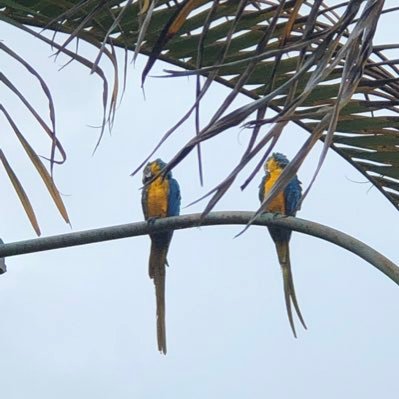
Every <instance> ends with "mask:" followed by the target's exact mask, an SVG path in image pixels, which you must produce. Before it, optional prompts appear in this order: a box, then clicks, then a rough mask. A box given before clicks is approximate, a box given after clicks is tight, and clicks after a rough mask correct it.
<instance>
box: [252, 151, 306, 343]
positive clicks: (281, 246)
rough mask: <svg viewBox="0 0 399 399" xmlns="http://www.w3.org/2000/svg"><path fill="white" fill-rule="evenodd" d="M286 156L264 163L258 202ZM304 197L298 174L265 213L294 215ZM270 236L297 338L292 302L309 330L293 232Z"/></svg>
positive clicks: (273, 230) (283, 230)
mask: <svg viewBox="0 0 399 399" xmlns="http://www.w3.org/2000/svg"><path fill="white" fill-rule="evenodd" d="M288 163H289V161H288V159H287V157H286V156H285V155H283V154H281V153H278V152H276V153H273V154H272V155H271V157H270V158H268V159H267V161H266V163H265V172H266V175H265V176H264V177H263V179H262V182H261V184H260V186H259V199H260V202H263V200H264V198H265V196H266V194H267V193H268V192H269V191H270V190H271V189H272V187H273V185H274V184H275V183H276V181H277V179H278V178H279V176H280V175H281V173H282V172H283V170H284V168H285V167H286V166H287V165H288ZM301 196H302V188H301V182H300V181H299V180H298V177H297V176H296V175H295V176H294V177H293V178H292V179H291V180H290V182H289V183H288V184H287V186H286V187H285V189H284V190H283V191H281V192H279V193H278V194H277V195H276V196H275V197H274V198H273V200H272V201H271V202H270V203H269V204H268V205H267V207H266V209H265V212H272V213H279V214H282V215H287V216H295V214H296V212H297V210H298V207H299V203H300V200H301ZM268 230H269V233H270V235H271V236H272V239H273V241H274V243H275V245H276V249H277V255H278V260H279V263H280V266H281V271H282V273H283V282H284V296H285V304H286V308H287V314H288V320H289V322H290V325H291V329H292V332H293V333H294V337H295V338H296V331H295V325H294V321H293V317H292V310H291V303H292V304H293V305H294V308H295V310H296V313H297V315H298V318H299V320H300V321H301V323H302V325H303V327H304V328H305V329H306V324H305V322H304V320H303V317H302V314H301V311H300V310H299V305H298V301H297V299H296V295H295V289H294V281H293V278H292V272H291V262H290V251H289V241H290V238H291V233H292V230H289V229H286V228H282V227H274V226H270V227H268Z"/></svg>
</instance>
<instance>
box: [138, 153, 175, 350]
mask: <svg viewBox="0 0 399 399" xmlns="http://www.w3.org/2000/svg"><path fill="white" fill-rule="evenodd" d="M165 166H166V164H165V162H163V161H162V160H161V159H156V160H155V161H153V162H149V163H148V164H147V166H146V167H145V168H144V172H143V184H144V188H143V192H142V197H141V203H142V206H143V212H144V217H145V219H146V220H147V221H149V222H151V221H153V220H154V219H157V218H162V217H167V216H177V215H179V213H180V198H181V197H180V188H179V184H178V183H177V181H176V180H175V179H173V178H172V173H171V172H168V173H167V174H166V176H163V175H159V173H160V172H161V171H162V169H164V167H165ZM157 175H159V176H158V177H156V178H155V179H154V177H155V176H157ZM172 235H173V231H165V232H162V233H156V234H150V238H151V251H150V260H149V271H148V272H149V275H150V278H151V279H152V280H154V285H155V294H156V304H157V305H156V306H157V313H156V314H157V337H158V350H159V351H160V352H163V353H164V354H166V327H165V272H166V269H165V266H166V265H167V264H168V261H167V259H166V256H167V253H168V249H169V245H170V241H171V240H172Z"/></svg>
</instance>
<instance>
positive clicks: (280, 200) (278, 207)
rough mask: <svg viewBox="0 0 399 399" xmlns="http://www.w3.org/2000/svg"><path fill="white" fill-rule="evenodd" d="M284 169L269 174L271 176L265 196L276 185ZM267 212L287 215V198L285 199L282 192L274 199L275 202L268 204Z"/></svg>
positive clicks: (266, 182) (265, 188)
mask: <svg viewBox="0 0 399 399" xmlns="http://www.w3.org/2000/svg"><path fill="white" fill-rule="evenodd" d="M282 171H283V170H282V169H274V170H273V171H271V172H269V176H268V178H267V179H266V181H265V187H264V190H265V195H266V194H268V193H269V192H270V190H271V189H272V187H273V186H274V184H275V183H276V180H277V179H278V178H279V176H280V175H281V173H282ZM266 211H267V212H277V213H281V214H285V198H284V192H282V191H280V192H279V193H278V194H277V195H276V196H275V197H274V198H273V200H272V201H271V202H270V203H269V204H268V206H267V207H266Z"/></svg>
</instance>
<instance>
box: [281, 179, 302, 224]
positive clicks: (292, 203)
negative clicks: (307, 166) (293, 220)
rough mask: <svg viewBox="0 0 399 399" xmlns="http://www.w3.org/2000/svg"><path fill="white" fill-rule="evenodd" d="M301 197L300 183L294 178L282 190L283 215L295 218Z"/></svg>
mask: <svg viewBox="0 0 399 399" xmlns="http://www.w3.org/2000/svg"><path fill="white" fill-rule="evenodd" d="M301 196H302V188H301V182H300V181H299V179H298V177H297V176H294V177H293V178H292V179H291V181H290V182H289V183H288V184H287V186H286V188H285V190H284V198H285V214H286V215H288V216H295V214H296V212H297V210H298V209H299V204H300V201H301Z"/></svg>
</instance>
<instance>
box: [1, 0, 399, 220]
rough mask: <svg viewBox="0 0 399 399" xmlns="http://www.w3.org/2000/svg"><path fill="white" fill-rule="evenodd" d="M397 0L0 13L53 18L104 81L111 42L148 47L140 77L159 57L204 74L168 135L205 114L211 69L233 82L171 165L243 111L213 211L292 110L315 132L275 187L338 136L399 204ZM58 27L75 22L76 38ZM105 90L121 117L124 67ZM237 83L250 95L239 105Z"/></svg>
mask: <svg viewBox="0 0 399 399" xmlns="http://www.w3.org/2000/svg"><path fill="white" fill-rule="evenodd" d="M390 11H392V12H398V10H396V9H393V10H388V9H387V8H386V7H385V8H384V2H383V1H381V0H349V1H346V2H343V3H340V4H339V5H337V6H331V4H329V1H328V0H325V1H324V2H323V1H321V0H320V1H318V0H315V1H314V2H311V3H309V2H305V1H304V0H296V1H285V0H270V1H258V0H253V1H249V0H227V1H226V0H224V1H222V0H212V1H209V0H183V1H179V2H178V1H174V2H167V1H164V0H152V1H148V0H140V1H117V0H114V1H112V0H109V1H108V0H103V1H98V0H97V1H94V0H79V1H78V0H68V1H56V0H54V1H51V0H36V1H34V0H25V1H23V0H21V1H18V2H16V1H12V0H8V1H6V2H4V1H3V8H1V9H0V19H2V20H3V21H5V22H8V23H12V24H14V25H15V26H18V27H20V28H21V29H30V28H29V27H40V28H45V29H51V30H53V31H54V32H55V36H54V42H55V45H56V48H57V49H58V51H61V52H66V53H68V54H69V55H70V56H71V57H73V58H74V59H76V60H78V61H81V62H82V63H83V64H84V65H86V66H87V67H89V68H90V69H91V70H92V71H95V72H97V73H99V75H100V76H102V78H103V80H104V82H105V83H106V79H105V78H104V76H103V75H101V73H100V72H99V71H101V69H100V67H99V63H100V60H101V57H102V56H106V57H108V58H109V59H110V60H112V62H113V63H114V65H115V66H116V65H117V59H116V56H115V53H114V52H113V47H114V46H118V47H121V48H123V49H129V50H132V51H135V52H136V53H137V52H140V53H143V54H146V55H148V56H149V59H148V62H147V65H146V67H145V68H144V71H143V82H144V81H145V79H146V78H147V76H148V74H149V73H150V71H151V67H152V66H153V64H154V63H155V62H156V61H157V60H158V59H160V60H164V61H166V62H168V63H170V64H172V65H175V66H178V67H181V68H183V70H184V71H174V70H173V71H167V72H166V73H167V74H169V75H170V76H171V77H175V76H182V75H187V74H192V75H195V76H196V77H197V85H196V94H197V101H196V103H195V104H193V106H192V108H191V109H190V110H188V111H187V113H186V114H185V115H184V117H182V120H181V121H179V122H178V123H177V124H176V126H175V127H174V128H173V129H171V130H169V131H168V132H167V133H166V134H165V137H164V138H163V139H162V140H161V142H160V144H161V143H162V142H163V140H164V139H166V138H167V137H168V136H169V135H171V134H172V133H173V131H174V130H175V128H177V127H178V126H179V125H180V123H181V122H182V121H183V120H184V119H185V118H186V117H187V116H188V115H189V114H191V113H197V118H196V119H197V120H198V119H199V118H198V112H199V108H198V103H199V102H200V101H201V100H202V99H203V97H204V95H205V93H206V92H207V90H208V88H209V86H210V85H211V84H212V83H213V82H214V81H216V82H219V83H222V84H224V85H226V86H228V87H230V88H231V91H230V93H229V94H228V96H227V97H226V99H225V100H224V102H223V103H222V104H221V105H220V108H219V109H217V110H216V112H215V114H214V115H213V116H212V117H211V118H210V120H209V121H208V122H207V123H206V125H205V126H204V127H201V126H199V123H198V122H197V125H196V131H195V132H194V134H193V138H192V139H191V140H190V141H189V142H188V143H186V145H185V146H183V148H181V149H180V150H179V151H177V153H176V156H175V157H174V158H173V159H172V160H171V161H170V163H169V164H168V166H167V169H168V170H169V169H170V168H173V167H174V166H175V165H176V164H177V163H179V162H181V161H182V160H183V159H184V158H185V156H187V155H188V154H189V153H190V152H191V151H192V150H194V149H196V148H197V149H198V148H199V145H200V143H202V142H203V141H206V140H209V139H212V138H213V137H215V136H216V135H218V134H219V133H221V132H223V131H225V130H226V129H228V128H230V127H234V126H239V125H241V124H242V123H246V125H245V126H246V127H248V128H249V129H251V131H252V133H251V138H250V140H249V143H248V146H247V148H246V149H245V150H244V152H243V154H242V158H241V160H240V162H239V164H237V166H236V167H235V168H234V170H232V171H231V174H230V175H229V176H228V177H227V178H226V179H225V180H224V181H223V182H221V183H220V184H219V185H218V186H217V187H215V189H214V190H212V192H211V193H208V194H210V195H212V197H211V200H210V202H209V203H208V206H207V208H206V210H205V213H206V212H208V211H210V210H211V209H212V207H213V206H214V204H215V203H216V202H217V200H218V199H219V198H220V197H221V196H222V195H223V194H224V192H225V191H226V190H227V189H228V188H229V187H230V185H231V184H232V183H233V182H234V181H235V179H236V177H237V175H238V174H239V173H240V172H242V170H243V169H244V167H245V166H246V165H247V164H248V162H249V161H251V160H252V159H254V157H257V158H262V159H260V160H259V162H258V165H257V167H256V168H255V169H254V170H253V171H252V172H251V174H250V176H249V178H248V179H247V180H245V182H244V184H243V187H244V186H245V185H246V184H248V182H249V181H250V179H251V178H252V177H253V176H254V175H255V173H256V172H257V170H258V169H259V167H260V166H261V164H262V160H263V159H264V158H265V157H266V156H267V154H268V153H270V151H272V148H273V146H274V145H275V143H276V142H277V140H278V139H279V137H280V135H281V134H282V132H283V129H284V127H285V126H286V124H287V123H288V122H290V121H294V122H295V123H297V124H298V125H299V126H301V127H302V128H304V129H306V130H307V131H308V132H309V133H310V136H309V139H308V140H307V141H306V142H305V143H304V145H303V147H302V149H301V150H300V151H299V152H298V154H297V156H296V157H294V159H293V160H292V162H291V164H290V166H289V167H288V168H286V169H285V172H284V174H283V176H282V178H281V181H280V182H279V183H278V184H277V185H276V186H275V191H278V190H279V189H281V187H283V186H284V184H286V182H287V181H288V179H289V178H290V176H291V175H292V174H293V173H295V172H296V170H297V169H298V168H299V167H300V165H301V164H302V162H303V160H304V159H305V157H306V156H307V154H308V153H309V151H311V149H312V147H313V146H314V144H315V143H316V142H317V141H318V140H322V141H324V143H325V144H324V148H323V151H322V154H321V157H320V162H319V165H318V167H317V170H316V172H315V176H316V174H317V171H318V169H319V167H320V166H321V164H322V162H323V160H324V157H325V154H326V151H327V150H328V149H329V148H332V149H334V150H335V151H336V152H338V153H339V154H340V155H341V156H342V157H344V158H345V159H346V160H347V161H348V162H350V163H351V164H352V165H353V166H354V167H355V168H356V169H357V170H359V171H360V172H361V173H362V174H363V175H364V176H366V177H367V179H369V180H370V182H371V183H372V184H373V185H374V186H375V187H377V188H378V189H379V190H380V191H381V192H382V193H383V194H384V195H385V197H386V198H387V199H388V200H389V201H390V202H391V203H392V204H393V205H394V206H395V207H396V208H398V209H399V151H398V145H399V130H398V125H399V118H398V115H397V113H398V103H399V90H398V89H399V81H398V80H399V69H398V68H397V67H396V64H397V62H396V61H395V60H389V58H388V57H387V56H386V55H385V50H387V49H389V48H390V46H385V45H375V44H374V43H373V37H374V33H375V30H376V29H377V25H378V21H379V18H380V16H381V15H382V13H384V12H390ZM32 32H33V33H34V34H35V35H36V36H37V37H38V38H42V39H43V40H46V41H48V42H49V41H50V40H49V39H48V38H47V37H45V36H43V35H42V34H41V33H38V31H37V30H36V31H32ZM56 32H65V33H68V34H69V36H68V39H66V40H65V39H61V36H57V34H56ZM62 37H64V36H62ZM75 38H79V40H85V41H87V42H88V43H91V44H92V45H94V46H96V47H97V48H98V49H99V52H98V56H97V58H96V59H95V60H92V61H89V60H86V59H84V60H85V61H82V56H81V55H78V54H75V53H74V51H73V50H71V41H72V40H74V39H75ZM63 40H64V41H63ZM115 71H117V69H116V67H115ZM116 73H117V72H115V74H116ZM200 76H203V77H204V78H202V79H200ZM105 87H106V86H105ZM105 93H106V95H105V96H104V98H105V100H104V101H105V102H104V107H106V108H104V115H107V118H105V117H104V121H105V120H106V119H107V120H108V121H112V115H113V112H114V109H115V101H116V96H117V93H118V86H117V79H116V78H115V80H114V84H113V89H112V95H111V96H110V99H109V100H106V98H107V93H108V92H107V89H106V88H105ZM239 93H243V94H245V95H247V96H248V97H249V99H250V101H249V103H248V104H246V105H245V106H241V107H238V108H236V109H234V108H232V103H233V100H234V99H235V97H236V96H237V95H238V94H239ZM270 195H273V192H271V193H270ZM267 200H268V199H266V201H267Z"/></svg>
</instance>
